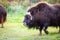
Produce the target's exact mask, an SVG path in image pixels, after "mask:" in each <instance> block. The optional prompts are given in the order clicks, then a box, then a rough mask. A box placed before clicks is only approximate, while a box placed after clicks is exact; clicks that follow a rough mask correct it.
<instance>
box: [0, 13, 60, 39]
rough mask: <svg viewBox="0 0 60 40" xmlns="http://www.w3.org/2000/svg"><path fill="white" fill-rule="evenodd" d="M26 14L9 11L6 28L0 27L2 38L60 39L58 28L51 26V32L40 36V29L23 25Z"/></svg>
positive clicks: (0, 36)
mask: <svg viewBox="0 0 60 40" xmlns="http://www.w3.org/2000/svg"><path fill="white" fill-rule="evenodd" d="M23 18H24V15H23V14H20V13H9V14H8V15H7V21H6V22H5V23H4V28H0V40H60V34H58V29H56V28H53V27H51V28H50V27H49V28H48V31H49V34H48V35H46V34H45V33H44V32H42V33H43V35H42V36H39V30H36V29H28V28H27V27H25V26H24V25H23Z"/></svg>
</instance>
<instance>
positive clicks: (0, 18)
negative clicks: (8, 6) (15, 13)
mask: <svg viewBox="0 0 60 40" xmlns="http://www.w3.org/2000/svg"><path fill="white" fill-rule="evenodd" d="M6 16H7V13H6V10H5V8H4V7H3V6H2V5H0V24H2V28H3V23H4V22H5V21H6Z"/></svg>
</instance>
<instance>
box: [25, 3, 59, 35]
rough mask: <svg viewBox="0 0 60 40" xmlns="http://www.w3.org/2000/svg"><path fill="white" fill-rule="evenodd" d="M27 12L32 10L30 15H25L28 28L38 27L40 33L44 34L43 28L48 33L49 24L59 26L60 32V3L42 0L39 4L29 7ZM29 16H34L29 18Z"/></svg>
mask: <svg viewBox="0 0 60 40" xmlns="http://www.w3.org/2000/svg"><path fill="white" fill-rule="evenodd" d="M27 12H30V15H28V14H26V15H25V19H24V24H25V25H27V27H28V28H38V29H39V30H40V35H42V29H44V32H45V33H46V34H48V31H47V28H48V26H53V27H59V33H60V5H59V4H47V3H44V2H40V3H38V4H37V5H35V6H33V7H31V8H30V9H28V11H27ZM28 16H32V17H29V18H28ZM26 18H27V19H26ZM30 18H32V19H30Z"/></svg>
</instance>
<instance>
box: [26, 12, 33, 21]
mask: <svg viewBox="0 0 60 40" xmlns="http://www.w3.org/2000/svg"><path fill="white" fill-rule="evenodd" d="M26 15H29V16H30V20H32V15H31V13H30V12H26Z"/></svg>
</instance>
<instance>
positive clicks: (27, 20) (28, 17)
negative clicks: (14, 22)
mask: <svg viewBox="0 0 60 40" xmlns="http://www.w3.org/2000/svg"><path fill="white" fill-rule="evenodd" d="M23 23H24V25H25V26H27V27H28V28H31V27H32V26H34V22H33V20H32V16H31V14H30V12H27V14H26V15H25V17H24V21H23Z"/></svg>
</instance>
